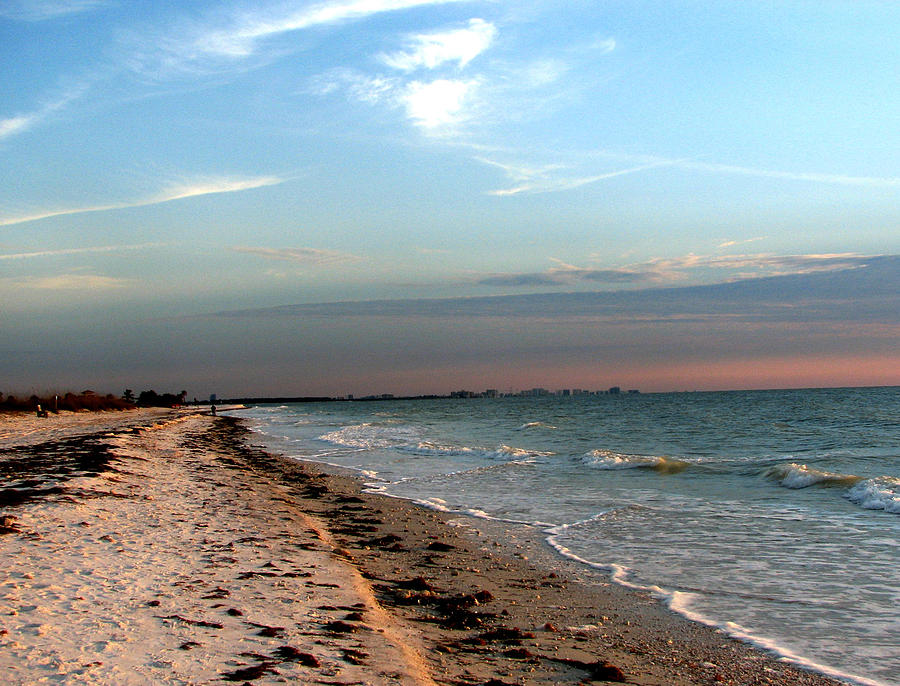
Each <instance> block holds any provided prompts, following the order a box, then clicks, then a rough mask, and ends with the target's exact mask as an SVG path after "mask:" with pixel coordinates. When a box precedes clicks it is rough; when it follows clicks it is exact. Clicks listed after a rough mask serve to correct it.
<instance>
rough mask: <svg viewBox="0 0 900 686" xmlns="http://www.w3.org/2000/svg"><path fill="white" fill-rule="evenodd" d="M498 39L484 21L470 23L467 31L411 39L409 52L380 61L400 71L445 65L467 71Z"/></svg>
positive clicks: (489, 24)
mask: <svg viewBox="0 0 900 686" xmlns="http://www.w3.org/2000/svg"><path fill="white" fill-rule="evenodd" d="M496 35H497V28H496V27H495V26H494V25H493V24H491V23H489V22H486V21H484V20H482V19H470V20H469V25H468V27H467V28H464V29H455V30H452V31H443V32H439V33H423V34H418V35H415V36H411V37H409V39H408V49H407V50H405V51H402V52H394V53H391V54H387V55H381V61H382V62H384V63H385V64H386V65H388V66H389V67H392V68H394V69H399V70H401V71H406V72H410V71H414V70H416V69H420V68H425V69H434V68H436V67H439V66H440V65H442V64H444V63H445V62H456V64H457V66H458V67H460V68H462V67H465V66H466V65H467V64H468V63H469V62H471V61H472V60H473V59H475V58H476V57H478V55H480V54H481V53H483V52H484V51H485V50H487V49H488V48H489V47H490V45H491V43H492V42H493V41H494V38H495V37H496Z"/></svg>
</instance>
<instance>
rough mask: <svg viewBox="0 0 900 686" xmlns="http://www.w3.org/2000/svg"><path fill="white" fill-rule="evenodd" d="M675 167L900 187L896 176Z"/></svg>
mask: <svg viewBox="0 0 900 686" xmlns="http://www.w3.org/2000/svg"><path fill="white" fill-rule="evenodd" d="M672 164H673V166H676V167H681V168H683V169H694V170H697V171H704V172H711V173H717V174H739V175H742V176H757V177H761V178H767V179H783V180H786V181H809V182H812V183H823V184H836V185H841V186H871V187H882V188H891V187H896V186H900V177H896V176H893V177H891V176H888V177H884V176H850V175H847V174H819V173H814V172H790V171H779V170H775V169H757V168H754V167H740V166H736V165H730V164H714V163H709V162H696V161H690V160H678V161H673V162H672Z"/></svg>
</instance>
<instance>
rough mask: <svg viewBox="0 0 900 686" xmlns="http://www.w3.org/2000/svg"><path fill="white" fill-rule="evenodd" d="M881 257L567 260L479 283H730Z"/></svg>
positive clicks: (832, 268)
mask: <svg viewBox="0 0 900 686" xmlns="http://www.w3.org/2000/svg"><path fill="white" fill-rule="evenodd" d="M872 259H877V257H873V256H866V255H858V254H855V253H840V254H822V255H767V254H758V255H719V256H709V255H685V256H682V257H675V258H655V259H651V260H647V261H645V262H640V263H635V264H629V265H625V266H622V267H614V268H592V267H579V266H576V265H572V264H567V263H565V262H562V261H561V260H555V259H554V260H552V261H553V262H555V265H554V266H553V267H550V268H548V269H546V270H544V271H542V272H519V273H516V272H511V273H505V274H489V275H486V276H483V277H480V278H478V279H477V280H476V283H477V284H479V285H482V286H497V287H528V288H533V287H538V286H555V287H572V286H574V285H575V284H577V283H583V282H591V283H596V284H606V285H618V286H621V285H623V284H628V285H664V284H667V283H682V284H683V283H691V282H693V283H709V282H729V281H734V280H739V279H747V278H759V277H771V276H789V275H798V274H813V273H817V272H827V271H844V270H848V269H856V268H860V267H865V266H866V265H867V264H868V263H869V262H870V261H871V260H872Z"/></svg>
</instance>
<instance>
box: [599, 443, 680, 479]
mask: <svg viewBox="0 0 900 686" xmlns="http://www.w3.org/2000/svg"><path fill="white" fill-rule="evenodd" d="M581 462H582V463H584V464H585V465H587V466H588V467H593V468H594V469H608V470H617V469H651V470H653V471H656V472H659V473H660V474H677V473H679V472H682V471H684V470H685V469H687V468H688V467H690V466H691V464H690V462H685V461H684V460H676V459H674V458H670V457H662V456H661V455H625V454H623V453H617V452H613V451H612V450H601V449H598V450H592V451H591V452H589V453H587V454H586V455H582V456H581Z"/></svg>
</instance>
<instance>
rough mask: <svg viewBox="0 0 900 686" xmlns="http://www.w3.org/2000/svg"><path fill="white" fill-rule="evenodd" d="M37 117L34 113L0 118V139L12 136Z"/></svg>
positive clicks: (26, 127) (27, 126)
mask: <svg viewBox="0 0 900 686" xmlns="http://www.w3.org/2000/svg"><path fill="white" fill-rule="evenodd" d="M36 119H37V115H36V114H28V115H20V116H18V117H10V118H9V119H0V140H3V139H4V138H6V137H8V136H14V135H15V134H17V133H22V132H23V131H25V130H26V129H28V128H29V127H30V126H31V125H32V124H33V123H34V122H35V120H36Z"/></svg>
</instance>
